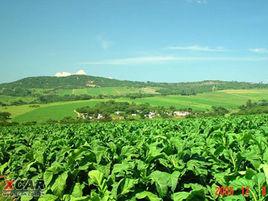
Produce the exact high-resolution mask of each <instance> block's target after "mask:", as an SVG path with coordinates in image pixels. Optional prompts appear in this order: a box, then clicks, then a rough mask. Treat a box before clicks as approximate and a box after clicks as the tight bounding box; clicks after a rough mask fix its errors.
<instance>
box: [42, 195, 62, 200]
mask: <svg viewBox="0 0 268 201" xmlns="http://www.w3.org/2000/svg"><path fill="white" fill-rule="evenodd" d="M57 199H58V197H57V196H55V195H51V194H45V195H41V197H40V198H39V199H38V201H56V200H57Z"/></svg>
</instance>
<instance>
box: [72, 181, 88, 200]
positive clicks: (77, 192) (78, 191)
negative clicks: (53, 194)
mask: <svg viewBox="0 0 268 201" xmlns="http://www.w3.org/2000/svg"><path fill="white" fill-rule="evenodd" d="M84 187H85V185H84V184H80V183H76V184H75V185H74V188H73V192H72V196H73V197H82V196H83V188H84Z"/></svg>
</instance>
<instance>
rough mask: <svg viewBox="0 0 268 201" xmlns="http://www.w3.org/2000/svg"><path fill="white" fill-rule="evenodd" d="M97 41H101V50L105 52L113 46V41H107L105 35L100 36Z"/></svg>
mask: <svg viewBox="0 0 268 201" xmlns="http://www.w3.org/2000/svg"><path fill="white" fill-rule="evenodd" d="M97 40H98V41H99V43H100V46H101V48H102V49H104V50H107V49H109V48H110V47H111V46H112V44H113V42H112V41H109V40H107V39H106V38H105V37H104V36H103V35H98V36H97Z"/></svg>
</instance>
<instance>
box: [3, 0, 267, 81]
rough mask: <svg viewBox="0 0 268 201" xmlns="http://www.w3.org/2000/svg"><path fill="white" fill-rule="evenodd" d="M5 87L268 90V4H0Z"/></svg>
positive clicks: (121, 0)
mask: <svg viewBox="0 0 268 201" xmlns="http://www.w3.org/2000/svg"><path fill="white" fill-rule="evenodd" d="M0 4H1V6H0V30H1V31H0V79H1V80H0V82H8V81H13V80H16V79H20V78H23V77H28V76H38V75H54V74H55V73H57V72H62V71H64V72H70V73H74V72H76V71H78V70H80V69H83V70H84V71H86V72H87V74H89V75H97V76H105V77H112V78H117V79H126V80H142V81H147V80H150V81H166V82H181V81H196V80H207V79H213V80H215V79H219V80H238V81H252V82H260V81H264V82H268V37H267V36H268V12H267V10H268V1H267V0H146V1H145V0H57V1H55V0H46V1H37V0H6V1H4V0H1V1H0Z"/></svg>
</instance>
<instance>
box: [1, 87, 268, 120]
mask: <svg viewBox="0 0 268 201" xmlns="http://www.w3.org/2000/svg"><path fill="white" fill-rule="evenodd" d="M249 99H251V100H252V101H258V100H262V99H266V100H268V90H225V91H217V92H211V93H203V94H198V95H196V96H180V95H176V96H175V95H174V96H155V97H147V98H140V99H135V100H131V99H127V98H119V99H116V100H117V101H129V102H136V103H149V104H151V105H153V106H165V107H169V106H174V107H176V108H177V109H184V108H189V107H190V108H192V109H193V110H202V111H204V110H209V109H211V106H223V107H225V108H228V109H231V110H235V109H237V108H238V106H240V105H242V104H245V103H246V101H247V100H249ZM107 100H108V99H99V100H98V99H94V100H85V101H71V102H58V103H50V104H42V105H40V107H38V108H33V107H30V106H29V105H22V106H10V107H0V110H1V111H8V112H10V113H11V114H12V118H13V120H14V121H18V122H25V121H38V122H44V121H47V120H48V119H55V120H59V119H62V118H64V117H66V116H73V117H75V113H74V109H76V108H78V107H83V106H93V105H94V104H96V103H97V102H99V101H107Z"/></svg>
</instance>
